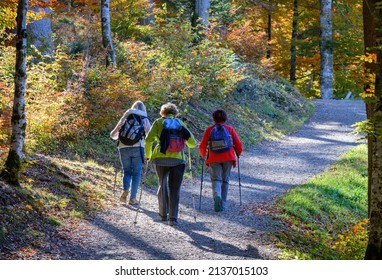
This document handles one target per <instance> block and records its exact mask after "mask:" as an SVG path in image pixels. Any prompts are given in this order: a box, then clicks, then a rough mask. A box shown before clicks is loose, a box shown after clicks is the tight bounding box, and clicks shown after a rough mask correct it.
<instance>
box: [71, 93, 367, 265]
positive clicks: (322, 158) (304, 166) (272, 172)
mask: <svg viewBox="0 0 382 280" xmlns="http://www.w3.org/2000/svg"><path fill="white" fill-rule="evenodd" d="M315 105H316V110H315V112H314V113H313V115H312V117H311V118H310V119H309V120H308V121H307V122H306V123H305V124H304V125H303V126H302V127H301V129H300V130H299V131H298V132H296V133H294V134H292V135H290V136H288V137H285V138H283V139H281V140H279V141H274V142H263V143H259V144H256V145H255V146H253V147H252V148H251V149H250V151H246V152H244V153H243V155H242V156H241V158H240V173H241V185H242V187H241V198H242V206H240V203H239V201H240V195H239V187H238V176H237V175H238V174H237V168H236V169H234V170H233V172H232V175H231V188H230V191H229V197H228V198H229V206H228V210H227V211H225V212H221V213H216V212H214V210H213V203H212V198H211V196H212V195H211V186H210V181H209V176H208V174H206V172H205V176H204V185H203V190H204V191H203V196H202V205H201V211H198V208H199V205H198V204H199V191H200V177H198V178H194V179H195V181H194V182H191V181H188V182H184V184H183V186H182V191H181V199H180V216H179V225H178V226H177V227H171V226H168V225H167V223H165V222H161V221H160V220H159V216H158V214H157V198H156V190H157V188H154V187H151V188H144V191H143V195H142V203H141V208H140V210H139V213H138V217H137V224H136V225H135V224H134V220H135V217H136V211H135V208H132V207H130V206H123V205H119V206H117V207H114V208H112V209H110V210H107V211H105V212H102V213H99V214H97V215H96V216H95V217H93V218H91V219H89V220H85V221H83V222H81V223H80V224H79V225H78V227H77V228H75V229H69V230H70V231H71V233H72V237H73V240H75V241H74V244H73V245H74V247H73V248H75V253H74V255H73V256H72V258H73V259H96V260H98V259H111V260H118V259H128V260H153V259H162V260H172V259H178V260H189V259H191V260H193V259H209V260H219V259H241V260H243V259H272V258H273V257H274V253H275V249H274V248H271V247H269V246H265V245H264V244H262V243H261V239H260V236H261V234H262V233H263V232H264V231H269V230H272V228H274V227H277V225H276V224H275V223H274V222H273V221H272V220H271V219H270V218H269V217H268V216H267V215H266V213H262V212H261V211H255V212H254V211H253V209H256V208H257V206H260V205H261V204H263V203H266V202H269V201H272V200H273V199H274V198H275V197H276V196H278V195H280V194H282V193H283V192H284V191H286V190H287V189H289V188H291V187H293V186H295V185H299V184H301V183H303V182H304V181H306V180H307V179H309V178H311V177H312V176H314V175H316V174H318V173H320V172H322V171H323V170H325V169H326V168H327V167H328V166H329V165H330V164H331V163H333V162H334V161H335V160H336V159H338V157H339V156H340V155H341V154H343V153H344V152H346V151H347V150H348V149H350V148H352V147H354V146H355V145H357V139H358V138H359V136H356V135H354V134H352V133H351V132H352V131H353V129H354V128H353V127H352V125H353V124H354V123H355V122H357V121H361V120H364V119H365V118H366V116H365V105H364V103H363V102H362V101H354V100H326V101H324V100H317V101H315ZM118 195H119V193H117V194H116V199H118ZM193 200H194V203H195V208H196V211H195V209H194V207H193ZM195 218H196V219H195ZM73 248H71V249H70V251H71V252H72V254H73Z"/></svg>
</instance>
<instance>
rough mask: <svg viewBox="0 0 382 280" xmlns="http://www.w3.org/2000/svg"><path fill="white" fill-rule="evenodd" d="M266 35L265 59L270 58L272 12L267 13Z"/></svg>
mask: <svg viewBox="0 0 382 280" xmlns="http://www.w3.org/2000/svg"><path fill="white" fill-rule="evenodd" d="M267 35H268V49H267V58H268V59H270V58H271V40H272V12H271V11H269V12H268V28H267Z"/></svg>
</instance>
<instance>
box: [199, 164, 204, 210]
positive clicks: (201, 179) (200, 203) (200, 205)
mask: <svg viewBox="0 0 382 280" xmlns="http://www.w3.org/2000/svg"><path fill="white" fill-rule="evenodd" d="M203 179H204V159H203V158H202V177H201V178H200V194H199V211H200V209H201V207H202V191H203Z"/></svg>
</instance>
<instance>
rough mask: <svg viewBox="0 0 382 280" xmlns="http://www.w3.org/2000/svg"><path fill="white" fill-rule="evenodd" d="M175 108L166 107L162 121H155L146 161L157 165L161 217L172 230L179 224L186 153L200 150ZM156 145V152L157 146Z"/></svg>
mask: <svg viewBox="0 0 382 280" xmlns="http://www.w3.org/2000/svg"><path fill="white" fill-rule="evenodd" d="M178 113H179V111H178V108H177V107H176V105H175V104H172V103H166V104H164V105H162V107H161V110H160V115H161V118H159V119H157V120H155V121H154V123H153V125H152V127H151V129H150V131H149V133H148V134H147V136H146V144H145V151H146V158H147V160H150V161H152V162H153V163H154V164H155V169H156V172H157V175H158V184H159V189H158V193H157V194H158V204H159V216H160V217H161V220H162V221H168V224H169V225H170V226H174V225H177V224H178V208H179V192H180V187H181V184H182V180H183V175H184V171H185V168H186V161H185V156H184V152H183V149H184V147H185V145H187V146H188V147H189V148H194V147H196V141H195V138H194V136H193V135H192V133H191V132H190V131H189V130H188V128H187V127H186V126H185V124H184V123H183V122H182V121H181V120H179V119H178V118H176V116H177V115H178ZM154 142H156V143H157V145H156V146H155V148H154V150H152V145H153V143H154Z"/></svg>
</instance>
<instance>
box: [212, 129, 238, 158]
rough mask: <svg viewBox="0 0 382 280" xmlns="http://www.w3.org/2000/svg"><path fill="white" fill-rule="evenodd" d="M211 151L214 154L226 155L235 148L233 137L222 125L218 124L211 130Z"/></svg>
mask: <svg viewBox="0 0 382 280" xmlns="http://www.w3.org/2000/svg"><path fill="white" fill-rule="evenodd" d="M208 144H209V150H210V151H211V152H214V153H224V152H226V151H229V150H230V149H231V148H232V147H233V143H232V136H231V134H230V133H229V132H228V130H227V128H226V127H225V126H224V125H222V124H216V125H215V126H214V128H213V129H212V130H211V134H210V138H209V142H208Z"/></svg>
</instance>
